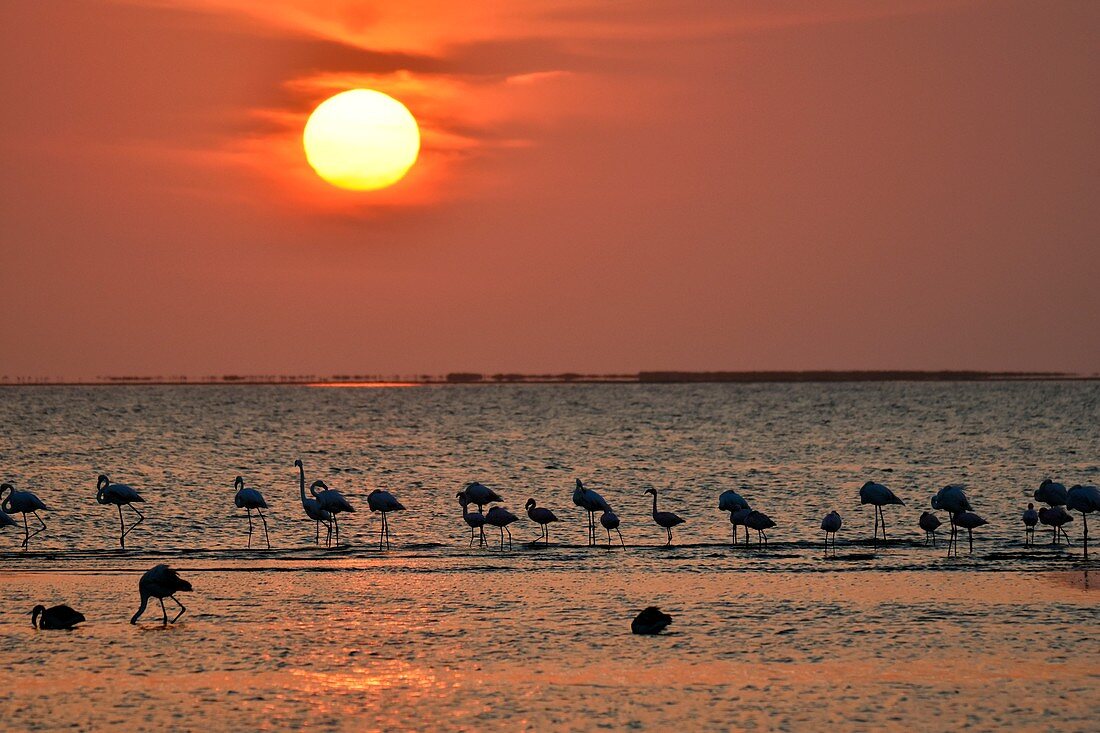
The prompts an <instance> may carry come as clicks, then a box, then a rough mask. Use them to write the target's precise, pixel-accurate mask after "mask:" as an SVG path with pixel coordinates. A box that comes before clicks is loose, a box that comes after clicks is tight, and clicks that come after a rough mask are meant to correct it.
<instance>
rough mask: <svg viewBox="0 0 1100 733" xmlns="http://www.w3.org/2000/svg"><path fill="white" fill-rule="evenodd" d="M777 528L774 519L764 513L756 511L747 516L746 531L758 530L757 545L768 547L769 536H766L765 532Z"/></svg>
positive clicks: (751, 511)
mask: <svg viewBox="0 0 1100 733" xmlns="http://www.w3.org/2000/svg"><path fill="white" fill-rule="evenodd" d="M774 526H776V525H775V522H773V521H772V518H771V517H769V516H768V515H767V514H765V513H764V512H758V511H756V510H755V509H753V510H750V511H749V513H748V514H747V515H746V516H745V527H746V531H748V530H749V529H755V530H756V544H757V545H760V544H761V543H763V545H764V547H767V546H768V535H766V534H764V530H766V529H771V528H772V527H774Z"/></svg>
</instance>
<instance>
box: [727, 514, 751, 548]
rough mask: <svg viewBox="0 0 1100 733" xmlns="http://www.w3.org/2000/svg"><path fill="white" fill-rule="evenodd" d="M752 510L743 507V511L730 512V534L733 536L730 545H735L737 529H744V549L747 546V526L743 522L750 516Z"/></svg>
mask: <svg viewBox="0 0 1100 733" xmlns="http://www.w3.org/2000/svg"><path fill="white" fill-rule="evenodd" d="M752 511H753V510H752V509H750V508H749V507H745V508H744V509H738V510H737V511H734V512H730V532H731V533H732V535H733V539H732V543H733V544H735V545H736V544H737V528H738V527H744V528H745V547H748V546H749V525H747V524H745V520H746V519H748V518H749V515H750V514H752Z"/></svg>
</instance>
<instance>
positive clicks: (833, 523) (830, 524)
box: [821, 511, 844, 555]
mask: <svg viewBox="0 0 1100 733" xmlns="http://www.w3.org/2000/svg"><path fill="white" fill-rule="evenodd" d="M843 523H844V520H842V519H841V518H840V512H837V511H831V512H829V513H828V514H826V515H825V518H824V519H822V520H821V529H823V530H825V554H826V555H828V554H829V535H830V534H832V536H833V554H834V555H835V554H836V533H837V532H839V531H840V526H841V525H842V524H843Z"/></svg>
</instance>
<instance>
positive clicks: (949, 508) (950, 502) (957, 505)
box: [932, 484, 973, 556]
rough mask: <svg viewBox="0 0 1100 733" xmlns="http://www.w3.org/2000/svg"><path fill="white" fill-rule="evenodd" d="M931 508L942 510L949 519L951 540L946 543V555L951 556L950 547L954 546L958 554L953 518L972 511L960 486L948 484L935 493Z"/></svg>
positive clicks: (956, 529) (955, 523)
mask: <svg viewBox="0 0 1100 733" xmlns="http://www.w3.org/2000/svg"><path fill="white" fill-rule="evenodd" d="M932 508H933V509H943V510H944V511H946V512H947V516H948V517H949V518H950V519H951V538H950V539H949V540H948V541H947V554H948V556H950V555H951V547H952V546H954V548H955V554H956V555H957V554H959V528H958V522H956V521H955V517H956V516H957V515H959V514H961V513H963V512H969V511H972V510H973V508H972V507H971V506H970V500H969V499H967V498H966V492H965V491H963V485H962V484H948V485H947V486H944V487H943V488H942V489H940V490H939V491H937V492H936V495H935V496H933V497H932Z"/></svg>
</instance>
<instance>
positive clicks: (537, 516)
mask: <svg viewBox="0 0 1100 733" xmlns="http://www.w3.org/2000/svg"><path fill="white" fill-rule="evenodd" d="M523 508H524V509H526V510H527V517H528V518H529V519H530V520H531V521H532V522H534V523H535V524H537V525H539V528H540V529H541V530H542V536H541V537H540V539H542V542H543V544H544V545H548V544H550V524H551V522H558V521H560V520H559V519H558V518H557V517H556V516H555V515H554V512H552V511H550V510H549V509H547V508H546V507H541V506H539V505H538V504H537V503H536V502H535V500H534V499H528V500H527V503H526V504H524V505H523Z"/></svg>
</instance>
